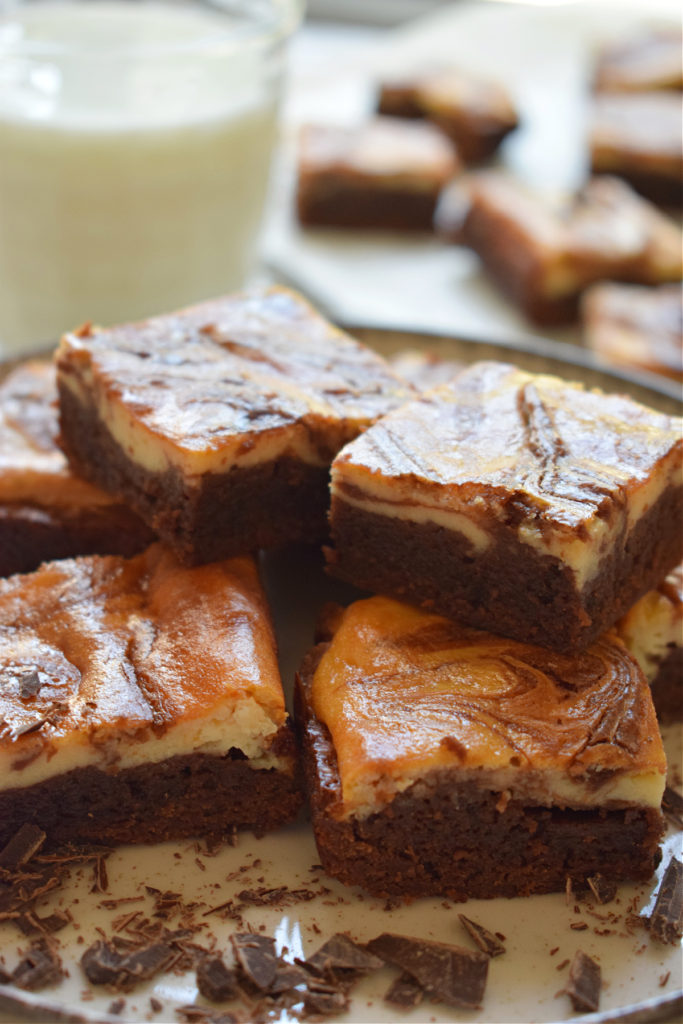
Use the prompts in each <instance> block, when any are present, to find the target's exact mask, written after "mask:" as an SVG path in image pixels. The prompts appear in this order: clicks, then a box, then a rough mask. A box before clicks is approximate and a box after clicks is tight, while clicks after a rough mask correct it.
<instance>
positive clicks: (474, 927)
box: [458, 914, 505, 956]
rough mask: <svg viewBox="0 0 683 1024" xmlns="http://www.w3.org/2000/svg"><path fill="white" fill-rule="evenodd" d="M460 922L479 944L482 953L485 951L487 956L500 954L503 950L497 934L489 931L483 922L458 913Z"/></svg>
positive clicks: (503, 947)
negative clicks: (479, 922) (480, 922)
mask: <svg viewBox="0 0 683 1024" xmlns="http://www.w3.org/2000/svg"><path fill="white" fill-rule="evenodd" d="M458 917H459V918H460V922H461V924H462V925H463V927H464V928H465V929H466V931H467V932H468V933H469V935H470V937H471V938H472V939H473V941H474V942H476V944H477V945H478V946H479V949H480V950H481V951H482V953H486V955H487V956H500V955H501V953H504V952H505V946H504V945H503V943H502V942H501V941H500V939H499V938H498V936H497V935H494V934H493V932H490V931H489V930H488V928H484V926H483V924H477V922H476V921H472V919H471V918H469V917H465V915H464V914H458Z"/></svg>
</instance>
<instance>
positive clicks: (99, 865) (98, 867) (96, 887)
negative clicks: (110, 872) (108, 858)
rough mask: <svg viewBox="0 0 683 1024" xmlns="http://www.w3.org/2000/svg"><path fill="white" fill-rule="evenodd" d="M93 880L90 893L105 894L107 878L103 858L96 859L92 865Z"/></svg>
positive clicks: (107, 887)
mask: <svg viewBox="0 0 683 1024" xmlns="http://www.w3.org/2000/svg"><path fill="white" fill-rule="evenodd" d="M93 872H94V879H93V884H92V889H91V890H90V892H107V890H108V889H109V878H108V876H107V865H106V863H105V858H104V857H101V856H100V857H97V858H96V860H95V863H94V865H93Z"/></svg>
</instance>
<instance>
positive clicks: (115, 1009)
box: [107, 998, 126, 1016]
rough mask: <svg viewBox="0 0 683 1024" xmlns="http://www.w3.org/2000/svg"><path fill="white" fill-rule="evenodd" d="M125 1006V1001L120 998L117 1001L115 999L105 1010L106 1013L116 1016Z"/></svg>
mask: <svg viewBox="0 0 683 1024" xmlns="http://www.w3.org/2000/svg"><path fill="white" fill-rule="evenodd" d="M125 1005H126V1000H125V999H120V998H119V999H115V1000H114V1002H113V1003H110V1004H109V1008H108V1010H107V1013H113V1014H114V1015H115V1016H116V1015H118V1014H119V1013H121V1010H122V1009H123V1008H124V1006H125Z"/></svg>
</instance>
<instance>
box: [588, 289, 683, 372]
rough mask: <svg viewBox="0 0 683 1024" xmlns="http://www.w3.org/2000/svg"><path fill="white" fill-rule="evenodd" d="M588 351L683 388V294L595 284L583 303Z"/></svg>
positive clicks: (676, 291)
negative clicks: (657, 376) (664, 378)
mask: <svg viewBox="0 0 683 1024" xmlns="http://www.w3.org/2000/svg"><path fill="white" fill-rule="evenodd" d="M581 321H582V326H583V337H584V341H585V343H586V345H587V346H588V348H590V349H592V350H593V352H595V353H596V355H598V356H600V357H601V358H602V359H604V360H605V361H606V362H608V363H611V364H612V365H613V366H623V367H625V368H626V369H630V370H646V371H647V372H648V373H659V374H662V375H663V376H665V377H670V378H671V379H672V380H678V381H681V382H683V290H682V289H681V285H680V284H670V285H660V286H659V288H648V287H645V286H639V285H635V284H608V283H605V284H596V285H593V286H592V287H591V288H589V289H588V290H587V291H586V292H585V293H584V295H583V298H582V300H581Z"/></svg>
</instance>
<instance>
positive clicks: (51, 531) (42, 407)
mask: <svg viewBox="0 0 683 1024" xmlns="http://www.w3.org/2000/svg"><path fill="white" fill-rule="evenodd" d="M56 403H57V387H56V384H55V370H54V367H53V365H52V364H51V363H49V362H47V361H40V360H30V361H28V362H25V363H23V364H20V365H19V366H18V367H17V368H16V369H14V370H12V371H10V373H8V374H7V375H6V376H5V377H4V379H3V380H2V381H0V576H8V575H10V574H11V573H14V572H30V570H31V569H35V568H36V567H37V566H38V565H39V564H40V563H41V562H44V561H48V560H50V559H53V558H66V557H69V556H71V555H87V554H118V555H133V554H135V553H136V552H138V551H141V550H142V549H143V548H144V547H146V546H147V545H148V544H150V543H151V541H152V540H153V537H154V534H153V532H152V531H151V530H150V529H149V527H148V526H146V525H145V524H144V523H143V522H142V520H141V519H139V518H138V516H136V515H135V513H134V512H131V511H130V509H129V508H128V507H127V506H126V505H124V504H122V503H121V502H120V501H117V500H116V499H115V498H112V497H111V496H110V495H108V494H106V493H105V492H104V491H102V490H100V489H99V488H98V487H94V486H93V485H92V484H89V483H86V482H85V481H84V480H80V479H78V477H76V476H75V475H74V474H73V473H72V472H71V470H70V469H69V466H68V463H67V461H66V458H65V456H64V454H63V453H62V451H61V450H60V449H59V448H58V447H57V433H58V425H57V405H56Z"/></svg>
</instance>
